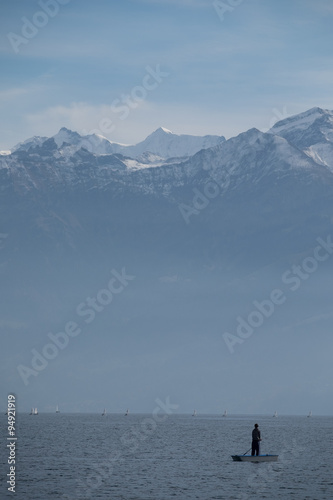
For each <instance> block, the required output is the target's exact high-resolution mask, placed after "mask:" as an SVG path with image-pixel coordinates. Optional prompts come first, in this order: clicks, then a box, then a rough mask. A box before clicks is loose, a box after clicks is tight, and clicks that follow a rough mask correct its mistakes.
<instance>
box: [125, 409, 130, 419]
mask: <svg viewBox="0 0 333 500" xmlns="http://www.w3.org/2000/svg"><path fill="white" fill-rule="evenodd" d="M128 414H129V411H128V408H127V410H126V412H125V417H127V415H128Z"/></svg>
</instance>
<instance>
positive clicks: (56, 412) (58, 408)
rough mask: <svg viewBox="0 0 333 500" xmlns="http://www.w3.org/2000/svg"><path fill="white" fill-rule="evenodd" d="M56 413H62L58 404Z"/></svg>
mask: <svg viewBox="0 0 333 500" xmlns="http://www.w3.org/2000/svg"><path fill="white" fill-rule="evenodd" d="M56 413H60V411H59V406H58V405H57V406H56Z"/></svg>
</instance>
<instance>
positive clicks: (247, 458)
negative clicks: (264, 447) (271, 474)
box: [231, 455, 279, 463]
mask: <svg viewBox="0 0 333 500" xmlns="http://www.w3.org/2000/svg"><path fill="white" fill-rule="evenodd" d="M231 456H232V459H233V461H234V462H256V463H258V462H277V459H278V456H279V455H258V456H252V455H231Z"/></svg>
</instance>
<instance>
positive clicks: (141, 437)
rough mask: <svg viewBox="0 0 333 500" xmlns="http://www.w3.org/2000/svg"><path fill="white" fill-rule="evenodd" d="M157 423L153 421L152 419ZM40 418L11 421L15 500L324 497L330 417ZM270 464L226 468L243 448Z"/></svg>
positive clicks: (331, 493)
mask: <svg viewBox="0 0 333 500" xmlns="http://www.w3.org/2000/svg"><path fill="white" fill-rule="evenodd" d="M155 417H156V418H155ZM155 417H154V418H153V415H131V414H129V415H128V416H127V417H125V416H124V415H112V414H108V415H106V416H104V417H103V416H101V415H98V414H97V415H91V414H61V413H60V414H39V415H38V416H30V415H23V414H19V415H18V416H17V433H16V435H17V464H16V480H17V482H16V493H15V494H13V493H9V492H7V485H6V480H7V478H6V474H7V473H8V468H9V466H8V465H7V456H8V454H7V450H6V444H7V440H6V438H7V434H6V432H7V429H6V417H5V416H3V417H2V418H1V420H2V432H1V478H0V479H1V483H0V498H1V499H2V498H16V499H20V500H21V499H22V500H47V499H49V498H50V499H57V498H59V499H108V500H139V499H140V500H169V499H181V500H183V499H184V500H187V499H191V500H194V499H200V500H218V499H227V500H229V499H230V500H232V499H235V500H245V499H251V498H267V499H284V500H285V499H289V498H291V499H295V500H298V499H300V500H306V499H309V500H317V499H318V500H321V499H327V500H332V499H333V418H332V417H316V416H313V417H311V418H307V417H306V416H304V417H283V416H278V417H277V418H272V417H271V416H270V417H258V416H256V417H249V416H228V417H226V418H223V417H222V416H209V415H197V416H196V417H192V416H191V415H166V414H164V417H163V415H162V413H160V414H159V415H158V419H157V415H155ZM255 422H258V423H259V427H260V429H261V432H262V438H263V441H262V446H261V453H263V454H266V453H274V454H278V455H279V461H278V462H274V463H260V464H254V463H243V462H233V461H232V459H231V455H232V454H243V453H245V452H246V451H247V450H248V449H249V448H250V446H251V431H252V428H253V425H254V423H255Z"/></svg>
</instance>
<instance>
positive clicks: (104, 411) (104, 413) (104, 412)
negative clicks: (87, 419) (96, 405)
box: [102, 408, 106, 417]
mask: <svg viewBox="0 0 333 500" xmlns="http://www.w3.org/2000/svg"><path fill="white" fill-rule="evenodd" d="M105 415H106V409H105V408H104V410H103V413H102V417H104V416H105Z"/></svg>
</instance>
